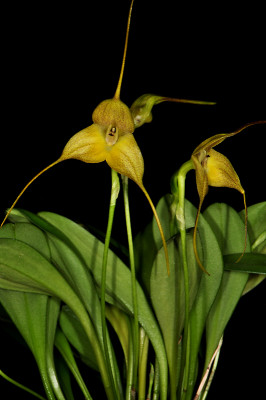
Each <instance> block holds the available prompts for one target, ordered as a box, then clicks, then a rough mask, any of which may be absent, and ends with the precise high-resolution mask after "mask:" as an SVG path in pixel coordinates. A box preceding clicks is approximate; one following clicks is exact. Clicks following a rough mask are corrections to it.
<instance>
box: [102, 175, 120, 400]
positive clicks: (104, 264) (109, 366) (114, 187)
mask: <svg viewBox="0 0 266 400" xmlns="http://www.w3.org/2000/svg"><path fill="white" fill-rule="evenodd" d="M111 171H112V187H111V198H110V206H109V216H108V224H107V229H106V236H105V243H104V252H103V261H102V281H101V317H102V331H103V345H104V352H105V357H106V364H107V370H108V374H109V379H110V382H111V385H112V391H113V393H114V398H116V397H117V396H116V395H115V393H117V390H116V384H115V379H114V376H113V372H112V362H111V357H110V352H109V347H108V330H107V324H106V317H105V291H106V271H107V259H108V250H109V244H110V239H111V232H112V226H113V220H114V212H115V206H116V199H117V197H118V194H119V190H120V183H119V178H118V175H117V172H115V171H114V170H113V169H112V170H111Z"/></svg>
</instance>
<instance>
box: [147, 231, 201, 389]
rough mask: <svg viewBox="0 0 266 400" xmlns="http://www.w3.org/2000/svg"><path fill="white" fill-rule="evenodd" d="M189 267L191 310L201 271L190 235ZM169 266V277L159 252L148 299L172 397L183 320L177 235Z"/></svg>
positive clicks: (188, 241)
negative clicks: (161, 340) (162, 345)
mask: <svg viewBox="0 0 266 400" xmlns="http://www.w3.org/2000/svg"><path fill="white" fill-rule="evenodd" d="M187 248H188V268H189V272H188V274H189V294H190V308H191V307H192V305H193V302H194V299H195V297H196V294H197V290H198V286H199V282H200V278H201V271H200V269H199V268H198V266H197V263H196V260H195V257H194V253H193V236H192V234H191V232H190V233H188V235H187ZM168 252H169V258H170V265H171V266H172V268H171V272H170V276H168V275H167V274H166V272H165V270H164V269H163V268H161V266H162V264H163V263H164V254H163V252H162V249H161V250H159V252H158V254H157V257H156V258H155V261H154V264H153V268H152V272H151V278H150V288H151V300H152V304H153V307H154V310H155V313H156V316H157V319H158V321H159V324H160V327H161V330H162V333H163V337H164V342H165V347H166V352H167V358H168V364H169V373H170V385H171V393H172V395H174V393H175V392H176V388H177V380H178V368H177V367H178V366H177V363H178V359H179V354H178V351H179V350H180V347H179V346H178V341H179V340H181V335H182V331H183V328H184V318H185V289H184V276H183V275H184V274H183V266H182V265H183V264H182V250H181V241H180V238H179V236H176V238H174V239H171V240H170V241H169V242H168Z"/></svg>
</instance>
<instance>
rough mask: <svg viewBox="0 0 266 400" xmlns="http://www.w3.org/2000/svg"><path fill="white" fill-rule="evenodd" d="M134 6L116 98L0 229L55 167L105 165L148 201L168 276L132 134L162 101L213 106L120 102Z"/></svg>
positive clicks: (149, 99) (150, 99)
mask: <svg viewBox="0 0 266 400" xmlns="http://www.w3.org/2000/svg"><path fill="white" fill-rule="evenodd" d="M133 2H134V0H132V1H131V5H130V10H129V16H128V22H127V31H126V40H125V46H124V54H123V59H122V66H121V71H120V76H119V80H118V84H117V88H116V91H115V95H114V97H113V98H111V99H108V100H104V101H102V102H101V103H100V104H99V105H98V106H97V107H96V109H95V110H94V112H93V114H92V121H93V124H92V125H90V126H88V127H87V128H85V129H82V130H81V131H80V132H78V133H76V134H75V135H74V136H73V137H72V138H71V139H70V140H69V141H68V142H67V144H66V146H65V147H64V149H63V152H62V154H61V156H60V157H59V158H58V159H57V160H56V161H54V162H53V163H52V164H50V165H48V166H47V167H46V168H44V169H43V170H42V171H41V172H39V173H38V174H37V175H36V176H35V177H34V178H33V179H32V180H31V181H30V182H28V183H27V185H26V186H25V187H24V189H23V190H22V191H21V192H20V194H19V196H18V197H17V198H16V200H15V202H14V203H13V205H12V206H11V208H10V209H9V210H8V212H7V214H6V216H5V218H4V220H3V222H2V224H1V226H3V224H4V223H5V221H6V219H7V218H8V216H9V214H10V212H11V211H12V209H13V208H14V206H15V205H16V203H17V201H18V200H19V198H20V197H21V196H22V194H23V193H24V192H25V190H26V189H27V188H28V187H29V185H31V183H32V182H33V181H35V179H37V178H38V177H39V176H40V175H41V174H43V173H44V172H45V171H47V170H48V169H50V168H51V167H53V166H54V165H56V164H58V163H60V162H61V161H65V160H68V159H77V160H80V161H83V162H85V163H100V162H103V161H106V162H107V164H108V165H109V166H110V167H111V168H112V169H113V170H115V171H116V172H118V173H120V174H122V175H125V176H127V177H128V178H130V179H132V180H133V181H134V182H135V183H136V184H137V185H138V186H139V187H140V189H141V190H142V191H143V193H144V194H145V196H146V198H147V199H148V202H149V203H150V206H151V208H152V211H153V213H154V216H155V219H156V221H157V224H158V228H159V231H160V234H161V237H162V243H163V247H164V251H165V257H166V265H167V271H168V274H169V259H168V252H167V246H166V242H165V238H164V234H163V230H162V227H161V223H160V220H159V217H158V215H157V212H156V209H155V207H154V205H153V203H152V200H151V198H150V196H149V194H148V193H147V191H146V189H145V187H144V185H143V174H144V161H143V157H142V154H141V151H140V149H139V147H138V145H137V142H136V140H135V138H134V136H133V132H134V130H135V128H137V127H139V126H141V125H143V124H144V123H145V122H150V121H151V118H152V117H151V109H152V107H153V106H154V105H155V104H159V103H161V102H163V101H174V102H182V103H195V104H214V103H210V102H202V101H196V100H184V99H173V98H169V97H162V96H156V95H144V96H141V97H139V98H138V99H137V100H136V101H135V102H134V103H133V105H132V107H131V109H129V108H128V106H127V105H126V104H124V103H123V102H122V101H121V100H120V91H121V85H122V79H123V73H124V67H125V60H126V53H127V45H128V36H129V28H130V20H131V13H132V7H133Z"/></svg>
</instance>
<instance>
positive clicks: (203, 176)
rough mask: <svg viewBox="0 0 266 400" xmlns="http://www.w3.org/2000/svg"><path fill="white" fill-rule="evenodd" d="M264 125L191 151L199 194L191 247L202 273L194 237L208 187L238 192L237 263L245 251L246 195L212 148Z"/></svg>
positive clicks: (224, 159)
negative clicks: (241, 235) (240, 234)
mask: <svg viewBox="0 0 266 400" xmlns="http://www.w3.org/2000/svg"><path fill="white" fill-rule="evenodd" d="M261 123H266V121H257V122H253V123H249V124H246V125H244V126H242V127H241V128H240V129H238V130H237V131H235V132H232V133H221V134H217V135H214V136H211V137H210V138H208V139H206V140H204V142H202V143H201V144H200V145H199V146H198V147H196V149H195V150H194V151H193V153H192V156H191V159H192V162H193V164H194V168H195V171H196V184H197V190H198V194H199V199H200V202H199V207H198V211H197V216H196V222H195V227H194V235H193V246H194V253H195V256H196V259H197V262H198V264H199V266H200V268H201V269H202V270H203V271H204V272H207V271H206V270H205V268H204V267H203V265H202V263H201V261H200V258H199V255H198V252H197V245H196V235H197V227H198V221H199V215H200V210H201V207H202V203H203V200H204V198H205V196H206V194H207V193H208V189H209V186H216V187H228V188H233V189H236V190H238V191H239V192H240V193H241V194H242V195H243V199H244V208H245V242H244V250H243V253H242V254H241V256H240V257H239V259H238V260H237V262H238V261H239V260H240V259H241V258H242V256H243V254H244V253H245V250H246V244H247V215H248V214H247V204H246V195H245V190H244V189H243V187H242V185H241V183H240V179H239V177H238V175H237V173H236V171H235V170H234V168H233V166H232V164H231V162H230V161H229V160H228V158H227V157H225V156H224V155H223V154H221V153H218V151H216V150H213V147H215V146H217V145H218V144H220V143H222V142H223V141H224V140H225V139H226V138H228V137H230V136H234V135H236V134H237V133H239V132H241V131H243V130H244V129H246V128H248V127H249V126H252V125H255V124H261Z"/></svg>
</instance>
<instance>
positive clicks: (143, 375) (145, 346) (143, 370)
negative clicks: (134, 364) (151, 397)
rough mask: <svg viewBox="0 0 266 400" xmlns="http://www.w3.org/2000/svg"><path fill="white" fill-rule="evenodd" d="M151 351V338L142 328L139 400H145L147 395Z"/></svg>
mask: <svg viewBox="0 0 266 400" xmlns="http://www.w3.org/2000/svg"><path fill="white" fill-rule="evenodd" d="M148 351H149V338H148V336H147V334H146V332H145V331H144V329H143V328H142V327H141V328H140V354H139V391H138V400H145V395H146V380H147V360H148Z"/></svg>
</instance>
